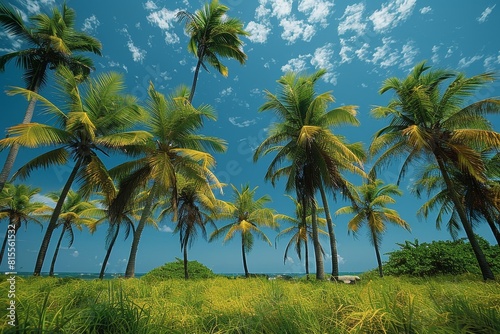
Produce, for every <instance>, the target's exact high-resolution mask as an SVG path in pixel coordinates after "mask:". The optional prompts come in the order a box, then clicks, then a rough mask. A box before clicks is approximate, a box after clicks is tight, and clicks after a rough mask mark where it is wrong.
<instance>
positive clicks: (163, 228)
mask: <svg viewBox="0 0 500 334" xmlns="http://www.w3.org/2000/svg"><path fill="white" fill-rule="evenodd" d="M158 230H159V231H160V232H165V233H172V232H173V231H174V230H172V229H171V228H170V227H169V226H167V225H165V224H164V225H161V226H160V227H159V228H158Z"/></svg>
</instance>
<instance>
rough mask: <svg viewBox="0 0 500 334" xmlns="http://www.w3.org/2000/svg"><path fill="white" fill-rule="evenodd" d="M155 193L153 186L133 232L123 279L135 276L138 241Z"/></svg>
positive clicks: (154, 185) (154, 186) (149, 212)
mask: <svg viewBox="0 0 500 334" xmlns="http://www.w3.org/2000/svg"><path fill="white" fill-rule="evenodd" d="M155 192H156V184H153V186H152V187H151V190H150V192H149V195H148V199H147V201H146V204H145V205H144V209H142V214H141V219H140V220H139V224H137V228H136V230H135V232H134V240H133V241H132V246H131V247H130V256H129V258H128V262H127V269H126V270H125V278H131V277H134V276H135V258H136V256H137V250H138V249H139V241H140V240H141V234H142V231H143V230H144V227H145V226H146V221H147V219H148V217H149V215H150V214H151V207H152V206H153V199H154V196H155Z"/></svg>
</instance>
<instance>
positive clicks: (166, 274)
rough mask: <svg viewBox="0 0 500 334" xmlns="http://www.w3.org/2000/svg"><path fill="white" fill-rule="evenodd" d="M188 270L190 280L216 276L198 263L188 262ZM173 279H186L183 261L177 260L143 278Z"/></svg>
mask: <svg viewBox="0 0 500 334" xmlns="http://www.w3.org/2000/svg"><path fill="white" fill-rule="evenodd" d="M188 270H189V278H190V279H198V278H213V277H215V276H216V275H215V274H214V273H213V271H212V270H210V269H209V268H207V267H205V266H204V265H203V264H201V263H199V262H198V261H188ZM172 278H177V279H183V278H184V262H183V261H182V260H181V259H178V258H176V261H174V262H169V263H165V264H164V265H163V266H161V267H158V268H155V269H153V270H151V271H150V272H148V273H147V274H145V275H144V276H142V278H141V279H143V280H146V281H152V280H166V279H172Z"/></svg>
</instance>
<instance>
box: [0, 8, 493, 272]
mask: <svg viewBox="0 0 500 334" xmlns="http://www.w3.org/2000/svg"><path fill="white" fill-rule="evenodd" d="M10 3H11V4H12V5H14V6H16V8H18V9H19V10H20V11H21V12H22V14H23V17H29V16H30V15H33V14H35V13H37V12H39V11H47V10H49V9H50V8H51V7H52V6H54V5H57V6H60V5H61V3H62V1H54V0H39V1H35V0H13V1H10ZM203 3H204V2H203V1H187V0H184V1H171V0H168V1H167V0H163V1H162V0H155V1H151V0H149V1H133V2H132V1H131V2H123V1H118V0H107V1H96V0H87V1H84V2H81V1H71V0H69V1H67V4H68V5H69V6H70V7H72V8H74V9H75V10H76V13H77V24H76V26H77V28H79V29H82V30H84V31H86V32H87V33H89V34H91V35H93V36H95V37H96V38H98V39H99V40H100V41H101V42H102V44H103V56H102V57H94V62H95V65H96V73H102V72H106V71H117V72H120V73H123V75H124V77H125V79H126V83H127V90H128V92H130V93H132V94H134V95H136V96H137V97H138V98H139V99H141V100H142V99H144V98H145V97H146V90H147V87H148V85H149V82H150V81H152V82H153V83H154V84H155V86H156V88H157V89H158V90H159V91H161V92H162V93H164V94H166V95H167V94H168V93H169V92H170V91H171V90H172V89H174V88H175V87H177V86H178V85H180V84H185V85H190V84H191V81H192V76H193V68H194V66H195V65H196V60H195V59H194V58H193V56H192V55H191V54H189V53H188V52H187V51H186V45H187V41H188V38H187V37H186V35H185V34H184V33H183V25H182V24H180V23H178V22H176V20H175V13H176V12H177V11H179V10H188V11H190V12H194V11H196V10H197V9H198V8H201V7H202V5H203ZM221 3H223V4H226V5H227V6H228V7H229V8H230V11H229V12H228V14H229V15H230V16H233V17H237V18H239V19H240V20H242V21H243V23H244V26H245V29H246V30H247V31H249V32H250V33H251V36H250V37H244V38H243V41H244V44H245V45H244V51H245V52H246V54H247V55H248V61H247V63H246V64H245V65H244V66H241V65H240V64H239V63H237V62H236V61H227V60H226V61H225V64H226V65H227V66H228V67H229V76H228V77H227V78H224V77H222V76H221V75H219V74H218V73H216V71H215V70H211V71H210V73H207V72H201V73H200V77H199V81H198V86H197V90H196V94H195V97H194V100H193V104H195V105H197V104H201V103H206V104H210V105H212V106H213V107H214V108H215V109H216V111H217V114H218V120H217V122H207V123H206V126H205V128H204V130H203V133H204V134H207V135H216V136H219V137H221V138H224V139H225V140H227V141H228V143H229V147H228V151H227V153H226V154H221V155H217V169H216V175H217V176H218V177H219V179H220V180H221V181H222V182H226V183H232V184H234V185H236V186H237V187H239V185H241V184H245V183H249V184H250V185H251V186H252V187H254V186H258V187H259V189H258V191H257V194H258V195H264V194H269V195H270V196H271V197H272V199H273V202H272V203H271V204H270V206H271V207H273V208H274V209H276V210H277V211H278V212H280V213H285V214H289V215H292V214H293V208H292V205H291V201H290V200H289V199H288V198H286V197H285V196H284V187H283V184H282V183H278V184H277V186H276V187H275V188H273V187H272V186H271V185H270V184H269V183H266V182H265V181H264V174H265V170H266V169H267V167H268V162H269V160H268V159H267V158H264V159H260V160H259V161H258V163H256V164H254V163H253V162H252V154H253V149H254V148H255V147H256V146H257V145H258V144H259V143H260V142H261V141H262V140H263V139H264V138H265V137H266V133H267V129H268V128H269V126H270V125H271V124H272V122H273V115H272V113H270V112H266V113H259V112H258V109H259V107H260V106H261V105H262V104H263V103H264V101H265V100H264V95H263V91H264V90H269V91H271V92H275V91H276V89H277V83H276V80H278V79H279V78H280V76H282V75H283V74H284V73H285V72H286V71H289V70H293V71H306V72H308V73H312V72H313V71H316V70H317V69H318V68H325V69H327V74H326V75H325V76H324V78H323V79H324V80H323V81H321V82H320V83H319V84H318V86H317V91H318V92H325V91H332V93H333V95H334V97H335V99H336V101H335V104H334V105H332V107H333V106H335V105H343V104H349V105H351V104H353V105H357V106H359V109H358V110H359V115H358V116H359V119H360V121H361V125H360V126H359V127H345V128H340V129H334V131H335V132H336V133H340V134H343V135H345V136H346V137H347V139H348V140H349V141H350V142H356V141H362V142H364V143H365V147H366V146H368V144H369V142H370V141H371V138H372V136H373V134H374V133H375V131H377V130H378V129H380V128H381V127H382V126H383V125H384V122H383V121H379V120H375V119H373V118H371V117H370V116H369V112H370V109H371V108H372V107H373V106H375V105H385V104H386V103H387V102H388V101H389V99H390V98H391V95H390V94H384V95H379V94H378V89H379V88H380V86H381V84H382V82H383V80H385V79H386V78H388V77H392V76H396V77H400V78H402V77H404V76H406V74H407V73H408V71H409V70H410V69H411V68H412V67H413V66H414V65H415V64H416V63H418V62H420V61H422V60H427V61H428V64H429V65H431V66H432V67H433V68H447V69H454V70H458V71H461V72H465V73H466V74H467V75H475V74H479V73H482V72H485V71H498V70H499V69H500V42H499V40H498V37H497V36H496V35H495V34H496V32H498V31H499V30H500V7H499V8H496V1H493V0H489V1H486V0H485V1H464V0H461V1H452V0H442V1H438V2H436V1H425V0H388V1H380V2H378V1H377V2H375V1H360V2H350V1H349V2H348V1H339V0H336V1H332V0H330V1H327V0H298V1H297V0H259V1H242V0H227V1H221ZM23 47H24V45H23V44H22V43H21V42H20V41H18V40H15V39H13V38H12V37H11V36H8V35H7V34H6V33H5V32H3V31H0V53H2V54H3V53H5V52H11V51H13V50H16V49H20V48H23ZM20 77H21V72H20V71H19V70H18V69H16V68H15V66H14V64H10V65H8V66H7V68H6V71H5V72H4V73H1V74H0V89H1V91H2V92H1V93H0V106H1V107H0V110H1V111H0V113H1V116H2V117H1V120H0V127H1V128H2V129H3V128H7V127H9V126H12V125H15V124H17V123H19V122H20V121H21V120H22V115H23V114H24V111H25V108H26V105H27V103H26V101H24V100H23V99H22V98H21V97H9V96H6V94H5V93H4V90H5V89H7V88H8V86H23V82H22V80H21V79H20ZM53 91H54V87H52V86H50V85H49V86H47V87H44V89H43V90H42V92H41V93H42V95H44V96H47V97H49V98H50V97H51V94H52V92H53ZM498 95H500V82H498V81H497V82H495V83H493V84H492V85H491V86H490V87H488V88H487V89H484V90H483V91H480V92H478V96H477V97H478V98H484V97H487V96H498ZM34 121H44V118H43V116H40V109H38V114H37V116H36V117H35V119H34ZM491 121H492V123H493V124H494V126H495V129H498V126H499V125H500V122H499V119H498V118H493V117H492V118H491ZM42 151H43V149H40V150H27V149H24V150H22V151H21V153H20V155H19V157H18V159H17V163H16V167H17V168H18V167H20V166H21V165H22V164H23V163H25V162H27V161H28V160H29V159H30V157H32V156H33V154H36V153H41V152H42ZM5 157H6V152H0V163H2V164H3V162H4V161H5ZM107 163H108V164H109V167H112V166H114V165H116V164H117V163H118V161H117V160H116V159H108V160H107ZM397 167H398V166H397V165H395V166H394V167H393V168H389V169H387V170H385V171H383V172H382V173H381V175H380V178H381V179H382V180H383V181H384V182H386V183H388V182H395V180H396V177H397ZM70 168H71V166H62V167H54V168H51V169H48V170H45V171H40V172H37V173H34V174H33V175H32V176H31V177H30V178H29V179H28V180H26V181H25V182H26V183H29V184H31V185H33V186H38V187H41V188H42V192H49V191H56V190H59V189H61V188H62V186H63V184H64V181H65V180H66V178H67V176H68V175H69V170H70ZM412 174H413V173H412V170H410V172H409V173H408V174H407V175H408V176H407V177H406V178H405V179H404V181H403V182H402V183H401V188H402V190H403V191H404V192H405V195H404V196H403V197H401V198H398V201H397V204H396V205H395V206H394V208H396V209H397V210H398V211H399V212H400V214H401V216H402V217H403V218H404V219H406V220H407V221H408V222H409V223H410V225H411V227H412V232H411V233H409V232H407V231H404V230H401V229H398V228H393V227H389V228H388V230H387V233H386V234H385V235H384V238H383V241H382V246H381V252H382V253H387V252H390V251H392V250H394V249H396V248H397V245H396V244H395V243H396V242H404V240H413V239H418V240H419V241H420V242H424V241H432V240H438V239H449V236H448V234H447V232H446V231H437V230H436V228H435V223H434V220H433V219H429V220H428V221H425V220H422V219H417V217H416V215H415V213H416V211H417V209H418V208H419V206H420V204H421V203H423V200H422V199H416V198H415V197H414V196H412V195H411V194H409V192H408V191H407V187H408V185H409V184H410V182H411V178H412ZM230 194H231V191H230V190H229V189H227V190H226V192H225V195H224V196H222V197H221V198H223V199H226V200H230ZM344 204H345V203H343V202H341V201H339V202H334V201H333V200H332V201H331V203H330V206H331V207H332V211H335V210H336V209H337V208H338V207H340V206H343V205H344ZM348 218H349V217H348V216H345V217H338V218H335V224H336V227H335V231H336V235H337V240H338V252H339V256H340V259H339V260H340V271H365V270H369V269H371V268H374V267H375V266H376V260H375V254H374V251H373V247H372V246H371V244H370V243H369V242H368V239H367V236H366V233H365V231H361V232H360V233H359V235H358V237H357V238H354V237H353V236H352V235H348V233H347V228H346V222H347V220H348ZM219 224H222V222H220V223H219ZM173 227H174V225H173V223H171V222H169V221H163V222H159V230H155V229H153V228H147V229H146V231H145V232H144V234H143V237H142V239H141V243H140V246H139V253H138V258H137V265H136V272H138V273H141V272H147V271H149V270H151V269H153V268H155V267H157V266H160V265H162V264H163V263H165V262H170V261H173V260H174V259H175V257H182V254H181V252H180V246H179V240H178V236H177V235H172V233H171V231H172V229H173ZM284 227H287V226H286V225H284V226H283V228H284ZM266 232H267V233H268V236H269V238H270V239H271V240H273V241H274V237H275V235H276V232H275V231H272V230H269V231H266ZM105 233H106V226H102V227H101V228H100V229H99V230H98V231H97V232H96V233H95V234H94V235H92V236H90V235H89V233H88V231H86V230H84V231H83V232H81V233H80V232H77V233H76V235H75V242H74V244H73V246H72V247H71V248H69V249H68V248H67V247H66V248H64V249H63V250H61V252H60V254H59V258H58V263H57V265H56V271H67V272H97V271H98V270H99V269H100V263H101V262H102V259H103V257H104V254H105V249H104V239H105ZM478 233H479V234H481V235H482V236H483V237H485V238H486V239H487V240H489V241H490V242H493V237H492V236H491V232H489V231H488V230H487V229H486V228H485V226H480V227H479V229H478ZM54 235H55V236H57V235H58V232H57V231H56V233H55V234H54ZM42 237H43V231H42V230H41V229H40V228H39V227H37V226H30V227H29V228H28V229H27V230H25V229H24V228H23V229H21V230H20V231H19V234H18V243H17V264H18V271H32V270H33V267H34V262H35V259H36V254H37V252H38V249H39V245H40V242H41V239H42ZM286 241H287V240H284V239H283V240H281V241H280V242H279V243H278V244H277V248H275V247H274V246H273V247H270V246H268V245H266V244H265V243H263V242H260V241H256V243H255V245H254V249H253V250H252V252H251V253H250V254H249V255H248V266H249V270H250V271H251V272H284V273H290V272H304V268H303V265H302V264H301V263H300V261H299V260H298V258H297V257H296V255H295V254H293V252H291V253H290V255H291V256H290V258H289V261H287V264H286V265H284V264H283V253H284V246H285V245H286ZM323 242H324V245H325V246H326V245H327V240H326V239H324V240H323ZM130 243H131V238H129V239H127V240H123V237H122V238H121V239H120V240H119V242H118V244H117V245H116V246H115V248H114V250H113V253H112V255H111V259H110V261H109V266H108V270H107V272H123V271H124V270H125V265H126V260H127V257H128V254H129V250H130ZM53 244H55V237H54V240H53V243H52V246H53ZM239 249H240V248H239V245H238V243H237V241H236V240H235V241H233V242H230V243H228V244H227V245H225V246H223V245H222V244H221V242H220V241H216V242H213V243H210V244H209V243H207V242H205V241H204V240H203V239H201V238H200V239H198V240H197V241H196V243H195V245H194V246H193V248H192V249H191V250H190V252H189V257H190V259H191V260H198V261H200V262H202V263H204V264H205V265H207V266H208V267H210V268H211V269H213V270H214V271H215V272H242V271H243V268H242V263H241V254H240V251H239ZM52 253H53V248H52V247H51V249H50V250H49V252H48V256H49V257H50V256H52ZM328 257H329V254H327V259H326V261H325V264H326V270H327V271H329V270H330V266H329V262H330V261H329V259H328ZM385 258H386V257H385V256H384V259H385ZM311 263H313V262H311ZM49 264H50V258H48V259H47V260H46V262H45V266H44V269H43V270H44V271H45V270H48V266H49ZM311 269H313V268H311ZM0 270H6V269H5V263H4V264H2V266H1V267H0Z"/></svg>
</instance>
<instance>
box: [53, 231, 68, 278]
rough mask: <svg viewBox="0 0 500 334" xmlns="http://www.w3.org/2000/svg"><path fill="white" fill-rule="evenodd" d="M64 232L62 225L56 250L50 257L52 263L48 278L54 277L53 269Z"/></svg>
mask: <svg viewBox="0 0 500 334" xmlns="http://www.w3.org/2000/svg"><path fill="white" fill-rule="evenodd" d="M65 232H66V227H65V226H64V225H63V228H62V231H61V235H60V236H59V240H57V245H56V250H55V251H54V256H53V257H52V262H51V263H50V271H49V276H54V267H55V265H56V260H57V255H58V254H59V248H60V247H61V242H62V239H63V237H64V233H65Z"/></svg>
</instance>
